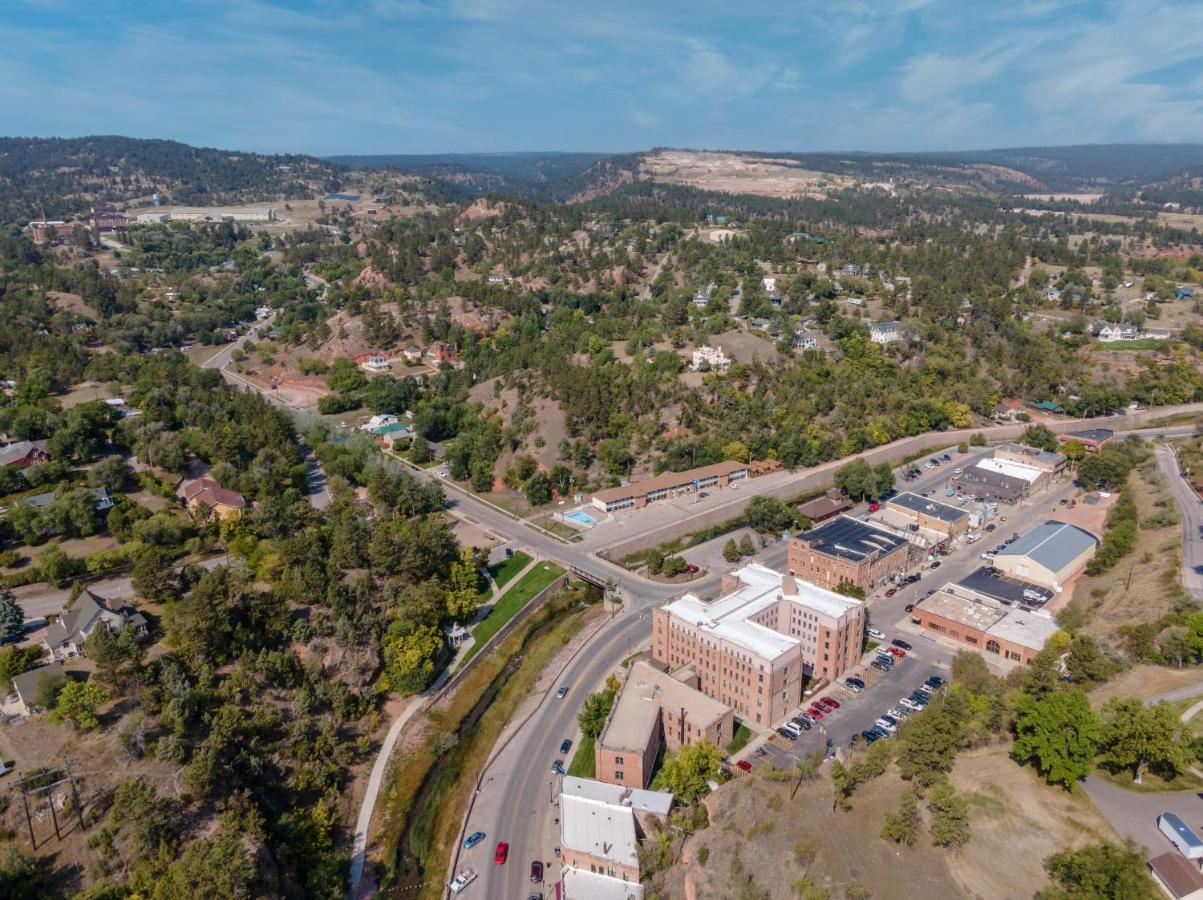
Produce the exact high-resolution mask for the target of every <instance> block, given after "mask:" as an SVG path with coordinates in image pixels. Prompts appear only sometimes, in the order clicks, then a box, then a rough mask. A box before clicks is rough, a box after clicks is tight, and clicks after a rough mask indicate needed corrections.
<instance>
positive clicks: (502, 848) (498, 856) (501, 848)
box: [493, 841, 510, 866]
mask: <svg viewBox="0 0 1203 900" xmlns="http://www.w3.org/2000/svg"><path fill="white" fill-rule="evenodd" d="M509 855H510V845H509V844H507V843H506V842H505V841H498V842H497V849H496V850H494V851H493V862H494V863H496V864H497V865H499V866H504V865H505V861H506V860H507V859H508V858H509Z"/></svg>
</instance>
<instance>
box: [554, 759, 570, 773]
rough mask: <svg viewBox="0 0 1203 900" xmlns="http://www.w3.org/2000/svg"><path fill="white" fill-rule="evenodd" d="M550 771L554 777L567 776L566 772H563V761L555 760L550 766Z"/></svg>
mask: <svg viewBox="0 0 1203 900" xmlns="http://www.w3.org/2000/svg"><path fill="white" fill-rule="evenodd" d="M551 771H552V773H553V774H555V775H567V774H568V773H567V772H565V771H564V760H562V759H557V760H556V761H555V762H553V763H552V764H551Z"/></svg>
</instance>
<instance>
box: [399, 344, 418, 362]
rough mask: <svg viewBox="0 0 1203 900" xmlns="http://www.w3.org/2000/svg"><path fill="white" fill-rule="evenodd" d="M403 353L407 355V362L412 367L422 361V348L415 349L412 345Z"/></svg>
mask: <svg viewBox="0 0 1203 900" xmlns="http://www.w3.org/2000/svg"><path fill="white" fill-rule="evenodd" d="M401 352H402V353H404V354H405V361H406V362H407V363H410V364H411V365H412V364H413V363H420V362H421V361H422V350H421V348H420V347H415V346H414V345H413V344H410V345H409V346H408V347H406V348H405V349H404V350H402V351H401Z"/></svg>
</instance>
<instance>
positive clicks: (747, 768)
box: [735, 759, 752, 772]
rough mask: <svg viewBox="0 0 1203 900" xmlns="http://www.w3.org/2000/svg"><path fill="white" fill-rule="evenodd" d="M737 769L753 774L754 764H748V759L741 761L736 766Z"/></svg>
mask: <svg viewBox="0 0 1203 900" xmlns="http://www.w3.org/2000/svg"><path fill="white" fill-rule="evenodd" d="M735 768H737V769H739V770H740V771H741V772H751V771H752V764H751V763H750V762H748V761H747V760H746V759H741V760H740V761H739V762H737V763H736V764H735Z"/></svg>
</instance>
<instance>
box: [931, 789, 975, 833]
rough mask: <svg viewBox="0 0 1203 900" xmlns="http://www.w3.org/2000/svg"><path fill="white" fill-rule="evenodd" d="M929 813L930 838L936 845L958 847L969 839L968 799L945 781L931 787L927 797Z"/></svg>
mask: <svg viewBox="0 0 1203 900" xmlns="http://www.w3.org/2000/svg"><path fill="white" fill-rule="evenodd" d="M927 809H928V811H929V812H930V813H931V817H932V818H931V839H932V843H933V844H935V845H936V846H937V847H960V846H962V845H964V844H965V843H967V842H968V840H969V801H968V800H966V799H965V798H964V797H962V796H961V795H960V794H958V793H957V791H956V788H954V787H953V786H952V785H951V784H949V783H948V782H947V781H941V782H940V783H939V784H936V785H935V786H933V787H932V789H931V794H930V795H929V796H928V799H927Z"/></svg>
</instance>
